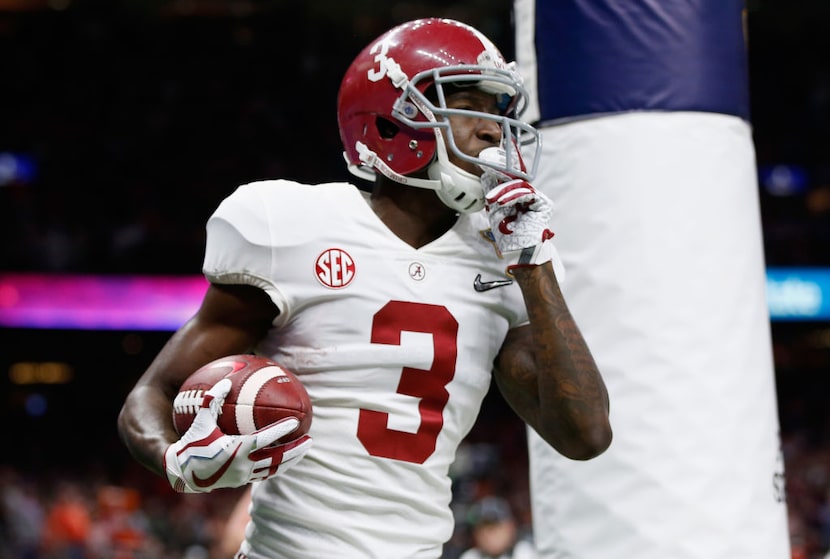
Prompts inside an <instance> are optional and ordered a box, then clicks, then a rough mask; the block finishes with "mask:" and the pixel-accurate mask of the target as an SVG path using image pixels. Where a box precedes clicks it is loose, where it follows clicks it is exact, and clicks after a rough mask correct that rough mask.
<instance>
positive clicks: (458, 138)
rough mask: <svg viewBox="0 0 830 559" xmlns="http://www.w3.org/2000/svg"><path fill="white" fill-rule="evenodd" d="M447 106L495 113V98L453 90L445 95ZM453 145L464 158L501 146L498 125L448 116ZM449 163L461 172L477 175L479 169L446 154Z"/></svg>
mask: <svg viewBox="0 0 830 559" xmlns="http://www.w3.org/2000/svg"><path fill="white" fill-rule="evenodd" d="M447 107H449V108H451V109H464V110H469V111H478V112H483V113H490V114H499V112H500V111H499V107H498V104H497V101H496V96H495V95H492V94H489V93H485V92H483V91H479V90H478V89H469V90H462V91H456V92H454V93H451V94H450V95H448V96H447ZM449 120H450V126H451V127H452V133H453V137H454V139H455V144H456V145H457V146H458V148H459V149H460V150H461V151H462V152H464V153H465V154H467V155H471V156H477V155H478V154H479V152H481V150H483V149H484V148H487V147H493V146H498V145H499V144H500V143H501V126H499V124H498V123H497V122H495V121H493V120H488V119H483V118H474V117H465V116H457V115H453V116H450V117H449ZM449 157H450V161H451V162H453V163H454V164H455V165H457V166H458V167H461V168H462V169H464V170H465V171H469V172H470V173H473V174H475V175H481V173H482V171H481V168H480V167H479V166H478V165H476V164H474V163H470V162H469V161H463V160H461V159H459V158H458V157H456V156H455V155H453V154H452V153H450V154H449Z"/></svg>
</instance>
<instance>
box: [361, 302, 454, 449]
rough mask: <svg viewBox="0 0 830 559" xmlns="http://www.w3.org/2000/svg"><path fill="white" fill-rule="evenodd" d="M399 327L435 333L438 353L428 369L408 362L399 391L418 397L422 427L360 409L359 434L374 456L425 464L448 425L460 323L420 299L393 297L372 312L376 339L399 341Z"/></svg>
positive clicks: (373, 333) (409, 330)
mask: <svg viewBox="0 0 830 559" xmlns="http://www.w3.org/2000/svg"><path fill="white" fill-rule="evenodd" d="M401 332H424V333H427V334H432V340H433V344H434V351H435V354H434V358H433V361H432V367H431V368H430V369H429V370H423V369H415V368H412V367H404V368H403V370H402V371H401V380H400V383H399V384H398V390H397V391H398V393H399V394H406V395H408V396H414V397H416V398H420V399H421V401H420V403H419V404H418V413H419V414H420V417H421V422H420V424H419V426H418V431H417V432H415V433H407V432H404V431H398V430H395V429H390V428H389V427H388V419H389V414H388V413H386V412H380V411H374V410H367V409H361V410H360V419H359V421H358V425H357V438H358V439H360V442H361V443H363V446H364V447H365V448H366V450H367V451H369V454H371V455H372V456H380V457H383V458H393V459H395V460H404V461H406V462H415V463H416V464H422V463H423V462H424V461H425V460H426V459H427V458H429V457H430V456H431V455H432V453H433V452H435V444H436V441H437V440H438V434H439V433H440V432H441V428H442V427H443V425H444V406H446V405H447V400H448V399H449V396H450V395H449V392H447V384H449V382H450V381H451V380H452V378H453V376H454V375H455V360H456V356H457V354H458V346H457V343H456V339H457V335H458V322H457V321H456V320H455V318H454V317H453V316H452V315H451V314H450V312H449V311H448V310H447V309H446V308H445V307H441V306H437V305H425V304H422V303H407V302H403V301H390V302H389V303H387V304H386V305H385V306H384V307H383V308H382V309H380V310H379V311H378V312H377V313H376V314H375V316H374V320H373V322H372V343H373V344H390V345H400V344H401Z"/></svg>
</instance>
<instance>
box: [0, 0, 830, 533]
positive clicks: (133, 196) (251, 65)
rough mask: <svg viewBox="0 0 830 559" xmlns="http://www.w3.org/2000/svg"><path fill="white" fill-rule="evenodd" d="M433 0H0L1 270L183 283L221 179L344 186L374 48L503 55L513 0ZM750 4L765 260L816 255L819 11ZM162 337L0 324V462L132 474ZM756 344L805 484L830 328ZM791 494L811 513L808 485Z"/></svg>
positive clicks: (825, 80) (820, 159)
mask: <svg viewBox="0 0 830 559" xmlns="http://www.w3.org/2000/svg"><path fill="white" fill-rule="evenodd" d="M446 4H447V3H446V2H443V1H440V2H438V1H434V2H432V1H431V2H418V3H417V4H416V3H409V2H383V1H379V0H376V1H369V0H362V1H361V0H353V1H341V0H337V1H320V0H316V1H308V2H297V1H293V2H289V1H263V2H252V1H249V2H244V1H240V2H223V1H213V2H210V1H202V0H195V1H190V2H188V1H179V2H167V1H160V0H155V1H150V0H133V1H130V0H121V1H110V2H103V1H100V2H98V1H90V0H78V1H75V2H70V1H69V0H53V1H51V2H43V1H41V0H32V1H26V0H0V152H13V153H18V154H24V155H25V156H26V157H29V158H31V161H32V162H33V164H34V169H35V173H34V174H33V175H32V176H30V177H29V178H27V179H25V180H18V181H12V182H9V183H7V184H5V185H2V186H0V235H2V236H1V237H0V238H2V242H0V273H2V272H3V271H18V272H19V271H34V272H42V273H55V274H59V273H85V274H86V273H98V274H124V273H136V274H179V273H182V274H198V273H199V271H200V267H201V259H202V250H203V242H204V222H205V220H206V218H207V217H208V215H209V214H210V213H211V212H212V211H213V209H214V208H215V206H216V205H217V204H218V203H219V201H220V200H221V199H222V198H224V197H225V196H226V195H227V194H229V193H230V192H231V190H232V189H233V188H235V187H236V186H237V185H239V184H241V183H244V182H248V181H251V180H256V179H262V178H275V177H283V178H292V179H297V180H300V181H306V182H320V181H327V180H349V179H350V176H349V175H348V174H347V172H346V170H345V167H344V165H343V160H342V156H341V151H342V149H341V145H340V141H339V137H338V132H337V127H336V119H335V100H336V94H337V88H338V85H339V81H340V78H341V76H342V73H343V71H344V69H345V68H346V67H347V66H348V64H349V63H350V62H351V60H352V58H353V57H354V56H355V55H356V54H357V52H358V51H359V50H360V49H361V48H362V47H363V46H365V44H367V43H368V42H369V41H370V40H371V39H373V38H374V37H376V36H377V35H379V34H380V33H382V32H383V31H385V30H386V29H388V28H389V27H391V26H392V25H394V24H397V23H400V22H402V21H406V20H409V19H413V18H416V17H426V16H447V17H453V18H456V19H460V20H464V21H467V22H468V23H471V24H473V25H475V26H477V27H479V28H480V29H481V30H482V31H484V32H485V33H486V34H488V35H489V36H490V37H491V38H492V39H493V40H494V42H495V43H496V44H497V45H499V46H500V47H501V48H502V50H503V52H504V53H505V55H506V56H507V57H508V58H512V57H513V35H512V21H511V7H512V5H511V3H510V2H509V1H499V2H495V1H489V2H488V1H484V0H479V1H466V2H456V3H454V4H453V5H452V6H451V7H447V5H446ZM746 16H747V17H746V29H747V38H748V45H749V66H750V73H749V76H750V92H751V110H752V124H753V131H754V139H755V145H756V150H757V158H758V165H759V172H761V175H760V176H761V177H762V180H761V181H759V191H760V194H761V201H762V211H763V214H762V216H763V224H764V235H765V249H766V257H767V263H768V264H769V265H770V266H830V136H828V131H830V26H829V25H830V3H828V2H825V1H822V0H813V1H801V2H791V1H786V0H775V1H773V0H770V1H764V0H749V1H748V2H747V11H746ZM775 165H790V166H791V169H793V170H794V172H795V173H796V176H797V177H801V178H800V179H798V180H796V181H794V182H795V184H794V186H793V188H792V189H790V190H788V191H786V192H784V193H781V192H777V191H772V190H770V188H768V184H765V183H764V180H763V177H765V176H766V174H765V172H766V170H768V169H769V168H770V167H772V166H775ZM169 335H170V333H169V332H118V331H111V332H87V331H49V330H15V329H3V330H0V372H2V373H3V374H2V375H0V391H1V392H0V394H2V400H0V409H2V411H1V412H0V413H2V419H1V420H2V423H3V425H4V428H3V432H4V435H5V437H4V439H5V440H4V442H5V443H6V445H5V448H7V451H4V452H3V454H4V458H3V461H4V462H6V463H10V464H13V465H15V466H17V467H19V468H22V469H25V470H27V471H28V470H30V469H34V470H44V469H48V470H50V471H52V470H55V471H68V470H73V469H87V470H88V469H90V468H92V469H100V470H101V471H102V472H105V473H106V475H113V476H116V477H117V476H125V475H128V473H127V472H132V473H130V474H129V475H136V474H135V472H134V464H133V463H132V462H131V460H129V459H128V458H127V456H126V452H125V450H124V449H123V448H122V447H121V445H120V443H119V442H118V440H117V437H116V435H115V414H116V413H117V410H118V409H119V407H120V405H121V402H122V401H123V398H124V396H125V394H126V392H127V390H129V388H130V387H131V386H132V384H133V383H134V382H135V380H136V379H137V378H138V376H139V375H140V374H141V372H142V371H143V369H144V368H145V367H146V365H147V364H148V363H149V361H150V360H151V359H152V357H153V356H154V355H155V353H156V352H157V351H158V350H159V348H160V347H161V345H162V344H163V343H164V341H165V340H166V339H167V338H168V337H169ZM773 335H774V346H775V360H776V378H777V382H778V387H779V395H780V398H779V402H780V409H781V421H782V433H783V436H784V439H785V449H786V450H787V451H788V453H791V454H788V455H787V456H788V468H789V469H790V476H789V477H790V480H791V482H792V480H793V479H794V478H795V481H794V482H792V483H793V488H794V489H793V492H794V493H796V492H800V491H804V492H808V490H809V487H808V489H803V486H804V484H805V483H806V482H802V480H801V479H800V478H799V476H800V472H801V469H802V468H803V467H806V466H804V465H803V462H804V461H805V460H809V456H808V457H807V458H805V455H804V454H803V453H804V452H824V449H825V448H827V443H828V440H827V439H828V430H827V427H828V425H827V418H828V414H827V411H826V408H827V406H826V403H825V402H826V395H827V394H828V393H830V390H828V389H830V325H828V324H826V323H813V322H797V323H774V324H773ZM20 361H30V362H48V361H55V362H62V363H66V364H68V365H69V368H70V370H71V371H72V381H71V382H69V383H67V384H58V385H49V384H41V383H37V384H32V385H14V384H12V383H11V381H10V380H9V377H8V375H7V374H6V371H10V368H11V367H12V364H13V363H16V362H20ZM33 396H35V397H36V401H39V402H42V403H44V404H45V412H44V413H43V414H41V415H34V416H33V415H30V414H29V413H27V411H26V410H27V408H26V406H27V403H28V404H31V402H32V397H33ZM485 412H486V413H485V415H484V419H483V420H482V425H485V426H486V425H487V422H488V421H490V420H491V419H490V418H499V417H504V416H505V415H509V414H510V412H509V411H507V409H506V408H505V407H504V405H503V402H501V401H500V400H499V398H498V397H497V396H491V397H490V398H488V401H487V403H486V405H485ZM483 429H484V428H482V427H481V426H479V428H478V430H479V431H480V430H483ZM477 432H478V431H477ZM515 432H519V431H515ZM804 449H806V450H804ZM810 456H811V455H810ZM810 464H812V465H814V464H813V462H809V464H808V465H810ZM819 464H820V466H821V467H822V468H825V470H827V471H830V466H828V464H825V462H824V461H823V459H822V460H820V461H819ZM807 485H809V484H807ZM800 495H801V493H797V494H796V497H795V499H794V503H793V504H792V505H791V506H792V507H793V508H797V509H798V511H797V512H798V513H799V514H803V515H804V516H809V517H810V519H809V522H808V523H811V525H813V526H815V525H816V524H817V523H819V522H820V521H819V520H817V516H818V514H819V513H818V512H815V511H814V510H813V509H814V508H816V507H818V506H819V505H820V504H823V503H822V500H823V495H822V496H821V497H817V496H814V495H812V493H811V494H810V495H809V496H808V497H809V498H808V500H809V506H808V505H803V506H802V504H801V501H800V500H799V499H800V497H799V496H800ZM811 507H812V508H811ZM802 508H803V509H804V511H806V512H802V510H801V509H802ZM816 529H817V530H818V529H819V528H816ZM816 537H819V536H816ZM823 545H824V542H820V543H816V544H815V547H816V548H818V547H821V546H823Z"/></svg>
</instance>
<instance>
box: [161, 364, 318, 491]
mask: <svg viewBox="0 0 830 559" xmlns="http://www.w3.org/2000/svg"><path fill="white" fill-rule="evenodd" d="M230 388H231V381H230V380H228V379H222V380H220V381H219V382H217V383H216V384H215V385H214V386H213V387H212V388H211V389H210V390H208V391H207V392H206V393H205V397H204V399H203V400H202V407H201V409H200V410H199V411H198V413H197V414H196V417H195V418H194V419H193V423H192V424H191V425H190V428H189V429H188V430H187V431H186V432H185V434H184V435H182V438H181V439H179V440H178V441H177V442H175V443H173V444H171V445H170V446H169V447H168V448H167V451H166V452H165V453H164V467H165V470H166V471H167V479H168V481H169V482H170V485H171V486H172V487H173V489H175V490H176V491H178V492H180V493H206V492H209V491H213V490H214V489H219V488H223V487H241V486H243V485H246V484H248V483H251V482H252V481H260V480H263V479H268V478H269V477H272V476H273V475H275V474H276V473H277V471H280V472H283V471H285V470H287V469H288V468H289V467H291V466H293V465H294V464H295V463H297V461H299V460H300V459H302V457H303V456H305V454H306V452H308V450H309V449H310V448H311V437H309V436H308V435H303V436H302V437H299V438H297V439H295V440H292V441H290V442H287V443H277V441H278V440H279V439H281V438H282V437H284V436H286V435H288V434H289V433H291V432H292V431H294V430H296V429H297V427H299V425H300V421H299V420H298V419H296V418H293V417H289V418H286V419H283V420H281V421H278V422H277V423H274V424H272V425H269V426H268V427H264V428H263V429H260V430H259V431H255V432H253V433H251V434H250V435H226V434H225V433H223V432H222V431H221V430H220V429H219V427H218V426H217V424H216V421H217V419H218V417H219V410H221V409H222V404H223V403H224V401H225V397H226V396H227V395H228V391H229V390H230Z"/></svg>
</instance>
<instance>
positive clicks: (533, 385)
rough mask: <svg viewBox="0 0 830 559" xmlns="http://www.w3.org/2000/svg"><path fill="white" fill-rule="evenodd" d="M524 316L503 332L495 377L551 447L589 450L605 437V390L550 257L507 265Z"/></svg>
mask: <svg viewBox="0 0 830 559" xmlns="http://www.w3.org/2000/svg"><path fill="white" fill-rule="evenodd" d="M513 275H514V278H515V280H516V282H517V283H518V284H519V287H520V288H521V290H522V294H523V296H524V299H525V304H526V306H527V310H528V315H529V318H530V324H529V325H526V326H521V327H519V328H514V329H512V330H510V331H509V332H508V334H507V337H506V339H505V342H504V344H503V346H502V348H501V351H500V353H499V355H498V357H497V358H496V363H495V365H496V366H495V373H494V375H495V381H496V384H497V386H498V387H499V389H500V390H501V392H502V394H503V395H504V397H505V400H507V402H508V403H509V404H510V405H511V407H512V408H513V409H514V410H515V411H516V413H518V414H519V415H520V416H521V417H522V418H523V419H524V420H525V421H526V422H527V423H528V425H530V426H531V427H532V428H533V429H534V430H535V431H536V432H537V433H539V435H540V436H541V437H542V438H543V439H545V440H546V441H547V442H548V443H549V444H550V445H551V446H552V447H554V448H555V449H556V450H557V451H558V452H560V453H561V454H563V455H564V456H567V457H568V458H573V459H575V460H587V459H590V458H593V457H595V456H597V455H599V454H601V453H602V452H603V451H605V449H606V448H608V446H609V444H610V443H611V426H610V424H609V419H608V411H609V404H608V392H607V391H606V388H605V383H604V382H603V379H602V376H601V375H600V372H599V370H598V369H597V366H596V363H595V362H594V359H593V356H592V355H591V351H590V349H589V348H588V345H587V344H586V342H585V340H584V339H583V337H582V334H581V333H580V331H579V328H578V327H577V325H576V323H575V322H574V320H573V317H572V316H571V313H570V311H569V310H568V307H567V305H566V303H565V300H564V298H563V296H562V292H561V291H560V289H559V284H558V282H557V280H556V276H555V274H554V271H553V267H552V266H551V265H550V263H545V264H542V265H537V266H526V267H520V268H515V269H514V270H513Z"/></svg>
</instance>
